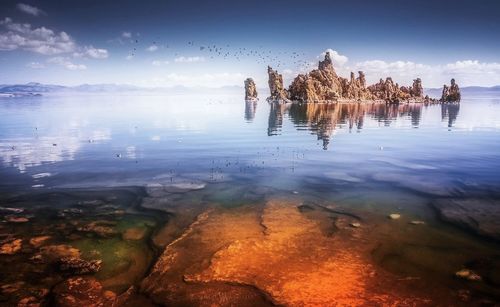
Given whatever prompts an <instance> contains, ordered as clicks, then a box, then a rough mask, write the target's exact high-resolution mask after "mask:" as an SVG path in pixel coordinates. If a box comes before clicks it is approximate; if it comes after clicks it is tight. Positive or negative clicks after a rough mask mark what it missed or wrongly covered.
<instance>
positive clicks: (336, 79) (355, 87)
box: [268, 52, 431, 103]
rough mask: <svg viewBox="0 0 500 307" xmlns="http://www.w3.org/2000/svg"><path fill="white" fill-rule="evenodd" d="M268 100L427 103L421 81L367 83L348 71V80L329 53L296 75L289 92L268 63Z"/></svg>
mask: <svg viewBox="0 0 500 307" xmlns="http://www.w3.org/2000/svg"><path fill="white" fill-rule="evenodd" d="M268 74H269V89H270V92H271V96H270V97H269V98H268V100H269V101H279V102H287V101H290V100H292V101H299V102H334V101H374V100H384V101H386V102H389V103H399V102H401V101H413V102H429V101H431V99H429V98H428V97H425V98H424V97H423V87H422V80H421V79H420V78H417V79H415V80H413V85H412V86H408V87H405V86H401V87H400V86H399V85H398V84H397V83H394V82H393V81H392V78H390V77H387V78H386V80H385V81H384V80H383V79H380V82H379V83H376V84H373V85H370V86H368V87H367V86H366V78H365V74H364V73H363V72H362V71H359V72H358V77H357V78H356V76H355V74H354V73H353V72H351V76H350V78H349V79H346V78H342V77H340V76H338V75H337V73H336V72H335V69H334V68H333V63H332V59H331V57H330V53H329V52H326V54H325V59H324V60H323V61H319V63H318V69H315V70H313V71H311V72H309V73H307V74H299V75H298V76H297V77H295V79H294V80H293V82H292V84H291V85H290V87H289V89H288V91H287V90H285V89H284V87H283V78H282V76H281V75H280V74H278V73H277V72H276V71H275V70H273V69H272V68H271V67H269V66H268Z"/></svg>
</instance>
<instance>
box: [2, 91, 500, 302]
mask: <svg viewBox="0 0 500 307" xmlns="http://www.w3.org/2000/svg"><path fill="white" fill-rule="evenodd" d="M0 117H1V118H2V120H1V121H0V178H1V181H0V217H1V219H2V223H0V269H1V271H2V274H1V275H0V284H1V289H2V293H1V295H0V302H1V303H2V304H7V305H9V304H16V303H17V302H19V301H20V300H22V299H26V298H30V299H31V300H33V301H36V302H50V300H51V299H52V298H53V297H54V295H56V296H57V295H59V294H60V293H64V291H66V290H67V289H63V286H61V282H62V281H63V280H65V279H66V278H67V277H69V276H75V275H78V276H94V277H95V278H96V280H97V282H98V283H99V284H101V285H102V287H103V289H104V290H108V292H104V293H105V294H103V297H105V296H106V295H108V296H109V295H118V296H119V297H122V298H123V299H124V300H129V302H132V303H134V302H135V303H136V304H138V302H140V304H146V305H147V304H152V303H159V304H167V305H168V304H172V305H204V304H216V305H227V304H230V303H232V304H236V305H239V306H244V305H249V306H250V305H253V306H255V305H263V306H266V305H272V304H283V305H293V306H300V305H323V306H325V305H334V304H339V305H369V306H374V305H390V304H399V305H404V306H406V305H418V306H420V305H432V306H435V305H464V306H470V305H481V304H483V305H494V304H495V303H498V302H499V299H500V291H499V289H500V248H499V247H500V246H499V244H498V242H499V240H500V225H499V222H498V219H499V218H500V173H499V171H500V154H499V153H500V96H498V95H495V94H492V93H485V94H469V95H464V97H463V99H462V102H461V103H460V104H428V105H424V104H401V105H385V104H367V103H366V104H360V103H350V104H283V105H278V104H269V103H268V102H266V101H264V100H261V101H259V102H256V103H253V102H245V101H244V100H243V98H242V95H234V94H227V95H226V94H208V95H201V94H199V95H152V94H147V93H144V94H141V93H131V94H121V95H120V94H103V95H99V94H78V95H76V94H75V95H72V94H69V93H68V94H60V95H50V94H49V95H47V96H42V97H28V98H6V99H0ZM68 259H69V260H68ZM133 285H135V287H134V288H130V286H133ZM127 289H129V291H126V290H127ZM110 291H112V292H110ZM110 293H111V294H110ZM123 293H125V294H127V296H124V295H125V294H123ZM252 302H253V303H252Z"/></svg>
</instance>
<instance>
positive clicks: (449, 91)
mask: <svg viewBox="0 0 500 307" xmlns="http://www.w3.org/2000/svg"><path fill="white" fill-rule="evenodd" d="M460 98H461V95H460V88H459V87H458V84H456V83H455V79H451V85H450V87H448V86H447V85H446V84H445V85H444V86H443V93H442V95H441V100H440V101H441V102H460Z"/></svg>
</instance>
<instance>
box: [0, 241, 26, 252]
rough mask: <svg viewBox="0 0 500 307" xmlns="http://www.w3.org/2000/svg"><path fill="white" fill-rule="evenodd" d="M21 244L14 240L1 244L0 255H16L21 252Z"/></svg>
mask: <svg viewBox="0 0 500 307" xmlns="http://www.w3.org/2000/svg"><path fill="white" fill-rule="evenodd" d="M22 242H23V241H22V240H21V239H15V240H12V241H11V242H9V243H5V244H3V245H2V246H0V255H13V254H15V253H17V252H18V251H20V250H21V246H22Z"/></svg>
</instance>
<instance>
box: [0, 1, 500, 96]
mask: <svg viewBox="0 0 500 307" xmlns="http://www.w3.org/2000/svg"><path fill="white" fill-rule="evenodd" d="M499 14H500V2H499V1H497V0H481V1H478V0H474V1H465V0H454V1H447V0H445V1H436V0H423V1H414V0H413V1H406V0H377V1H363V0H358V1H345V0H344V1H317V0H310V1H303V0H301V1H294V0H289V1H278V0H275V1H269V0H267V1H261V0H252V1H234V0H233V1H188V0H185V1H147V0H143V1H104V0H100V1H93V0H87V1H33V0H30V1H28V0H26V1H24V0H23V1H22V2H19V1H11V0H2V2H1V3H0V67H1V69H0V84H6V83H8V84H10V83H26V82H41V83H53V84H63V85H76V84H82V83H125V84H134V85H140V86H176V85H187V86H209V87H218V86H225V85H242V83H243V79H244V78H246V77H248V76H251V77H254V79H256V81H257V84H258V86H260V87H265V86H266V84H267V75H266V67H267V65H271V66H272V67H274V68H277V69H278V70H279V71H280V72H282V73H283V74H284V77H285V79H286V81H287V82H290V81H291V79H292V78H293V76H294V75H295V74H297V73H298V72H303V71H306V70H308V69H310V68H311V67H315V66H316V65H317V61H318V59H319V58H320V57H321V54H322V53H324V52H325V50H328V49H330V51H331V53H332V54H333V55H334V61H335V67H336V69H337V70H338V72H339V74H340V75H343V76H345V77H347V76H348V74H349V72H350V71H358V70H363V71H365V73H366V75H367V79H368V81H369V82H375V81H377V80H378V79H379V78H380V77H386V76H389V75H390V76H392V77H393V79H395V80H396V81H397V82H399V83H400V84H409V83H411V80H412V79H414V78H416V77H421V78H422V79H423V83H424V86H425V87H440V86H442V84H444V83H448V82H449V79H450V78H451V77H455V78H456V79H457V80H458V82H459V84H460V85H483V86H492V85H498V84H500V39H499V33H500V18H498V16H499Z"/></svg>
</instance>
